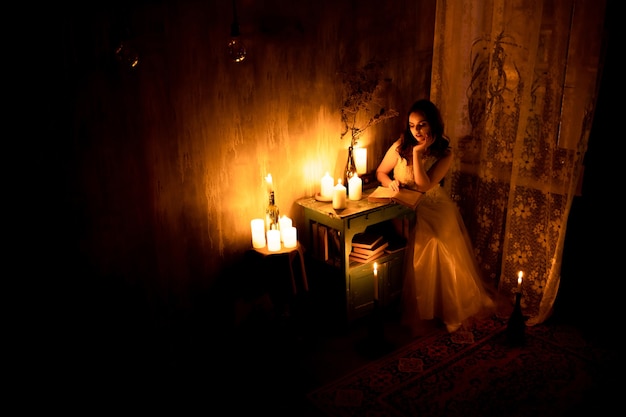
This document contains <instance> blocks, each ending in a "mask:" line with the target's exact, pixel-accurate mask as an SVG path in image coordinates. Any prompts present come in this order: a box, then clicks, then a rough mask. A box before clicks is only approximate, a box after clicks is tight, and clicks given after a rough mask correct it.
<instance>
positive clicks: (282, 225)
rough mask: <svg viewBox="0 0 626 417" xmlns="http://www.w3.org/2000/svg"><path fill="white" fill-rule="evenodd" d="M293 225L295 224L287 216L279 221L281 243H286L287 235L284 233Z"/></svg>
mask: <svg viewBox="0 0 626 417" xmlns="http://www.w3.org/2000/svg"><path fill="white" fill-rule="evenodd" d="M292 224H293V222H292V221H291V219H290V218H289V217H287V216H281V217H280V218H279V219H278V226H279V228H280V241H281V242H284V241H285V233H284V232H283V231H284V230H287V229H288V228H290V227H291V226H292Z"/></svg>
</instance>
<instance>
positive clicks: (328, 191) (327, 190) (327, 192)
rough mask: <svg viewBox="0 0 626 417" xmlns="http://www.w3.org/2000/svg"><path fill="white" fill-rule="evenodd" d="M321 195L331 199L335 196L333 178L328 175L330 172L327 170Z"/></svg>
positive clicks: (323, 178)
mask: <svg viewBox="0 0 626 417" xmlns="http://www.w3.org/2000/svg"><path fill="white" fill-rule="evenodd" d="M320 195H321V196H322V198H326V199H330V198H332V196H333V178H332V177H331V176H330V175H328V172H326V175H324V176H323V177H322V188H321V190H320Z"/></svg>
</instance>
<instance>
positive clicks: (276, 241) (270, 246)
mask: <svg viewBox="0 0 626 417" xmlns="http://www.w3.org/2000/svg"><path fill="white" fill-rule="evenodd" d="M267 250H268V251H270V252H278V251H279V250H280V230H276V229H272V230H268V231H267Z"/></svg>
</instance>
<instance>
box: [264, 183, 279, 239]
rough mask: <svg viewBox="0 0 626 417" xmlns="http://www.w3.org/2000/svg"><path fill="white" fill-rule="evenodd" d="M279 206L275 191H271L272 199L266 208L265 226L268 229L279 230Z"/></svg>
mask: <svg viewBox="0 0 626 417" xmlns="http://www.w3.org/2000/svg"><path fill="white" fill-rule="evenodd" d="M278 215H279V211H278V206H276V203H275V202H274V191H270V200H269V203H268V204H267V208H266V209H265V227H266V228H267V230H278Z"/></svg>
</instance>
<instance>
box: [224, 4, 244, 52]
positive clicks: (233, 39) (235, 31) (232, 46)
mask: <svg viewBox="0 0 626 417" xmlns="http://www.w3.org/2000/svg"><path fill="white" fill-rule="evenodd" d="M240 35H241V33H240V32H239V21H238V20H237V6H236V5H235V0H233V23H232V24H231V25H230V40H229V41H228V57H229V58H230V59H231V61H233V62H242V61H243V60H244V59H246V46H245V45H244V43H243V42H242V40H241V39H240V38H239V36H240Z"/></svg>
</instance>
